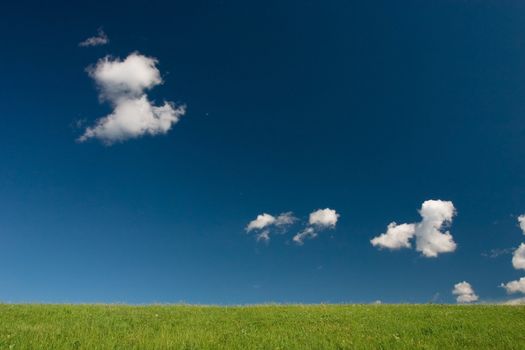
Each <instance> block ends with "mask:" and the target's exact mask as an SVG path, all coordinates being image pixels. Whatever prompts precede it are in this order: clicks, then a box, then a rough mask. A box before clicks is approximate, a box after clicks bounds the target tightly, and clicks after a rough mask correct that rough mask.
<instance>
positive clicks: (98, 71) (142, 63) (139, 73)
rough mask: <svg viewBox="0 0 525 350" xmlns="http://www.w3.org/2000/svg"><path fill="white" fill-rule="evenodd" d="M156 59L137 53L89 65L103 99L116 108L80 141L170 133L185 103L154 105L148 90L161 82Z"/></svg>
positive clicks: (105, 140) (183, 109)
mask: <svg viewBox="0 0 525 350" xmlns="http://www.w3.org/2000/svg"><path fill="white" fill-rule="evenodd" d="M156 64H157V60H156V59H154V58H151V57H146V56H143V55H141V54H138V53H132V54H130V55H129V56H128V57H127V58H126V59H124V60H120V59H118V58H117V59H112V58H110V57H105V58H103V59H100V60H99V61H98V62H97V64H96V65H95V66H93V67H90V68H88V73H89V75H90V77H92V78H93V79H94V80H95V82H96V84H97V86H98V88H99V90H100V99H101V100H104V101H109V102H110V103H111V104H112V105H113V108H114V110H113V112H112V113H110V114H109V115H107V116H106V117H103V118H101V119H99V120H98V121H97V122H96V123H95V125H94V126H92V127H88V128H87V129H86V130H85V132H84V134H83V135H82V136H81V137H80V138H79V139H78V140H79V141H80V142H84V141H87V140H88V139H91V138H97V139H99V140H101V141H102V142H103V143H105V144H107V145H111V144H112V143H115V142H119V141H124V140H127V139H130V138H136V137H140V136H143V135H157V134H165V133H167V132H168V131H169V130H170V129H171V127H172V126H173V125H174V124H176V123H177V122H178V121H179V120H180V118H181V117H182V116H183V115H184V114H185V112H186V108H185V106H178V107H177V106H175V105H174V104H173V103H172V102H164V104H163V105H161V106H155V105H153V104H152V103H151V101H150V100H149V99H148V97H147V96H146V94H145V93H144V91H145V90H149V89H151V88H153V87H154V86H156V85H159V84H161V83H162V79H161V76H160V72H159V70H158V69H157V67H156Z"/></svg>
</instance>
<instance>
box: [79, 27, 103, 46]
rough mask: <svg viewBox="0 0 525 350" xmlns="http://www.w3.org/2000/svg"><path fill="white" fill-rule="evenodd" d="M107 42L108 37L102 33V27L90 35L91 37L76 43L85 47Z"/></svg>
mask: <svg viewBox="0 0 525 350" xmlns="http://www.w3.org/2000/svg"><path fill="white" fill-rule="evenodd" d="M107 43H109V38H108V36H107V35H106V33H104V31H103V30H102V29H99V30H98V32H97V35H96V36H92V37H91V38H87V39H86V40H84V41H82V42H81V43H79V44H78V46H82V47H87V46H100V45H106V44H107Z"/></svg>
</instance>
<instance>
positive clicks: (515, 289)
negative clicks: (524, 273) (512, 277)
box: [501, 277, 525, 294]
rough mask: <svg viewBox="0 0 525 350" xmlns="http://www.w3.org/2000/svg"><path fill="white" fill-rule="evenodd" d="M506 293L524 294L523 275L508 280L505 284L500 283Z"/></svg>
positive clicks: (524, 282) (524, 278) (524, 283)
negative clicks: (516, 279)
mask: <svg viewBox="0 0 525 350" xmlns="http://www.w3.org/2000/svg"><path fill="white" fill-rule="evenodd" d="M501 286H502V287H503V288H505V290H506V291H507V293H509V294H512V293H523V294H525V277H522V278H520V279H519V280H518V281H510V282H508V283H506V284H503V283H502V284H501Z"/></svg>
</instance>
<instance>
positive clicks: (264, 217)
mask: <svg viewBox="0 0 525 350" xmlns="http://www.w3.org/2000/svg"><path fill="white" fill-rule="evenodd" d="M274 222H275V217H274V216H273V215H270V214H266V213H262V214H260V215H257V217H256V218H255V219H254V220H252V221H250V222H249V223H248V226H246V232H250V231H252V230H261V229H263V228H265V227H267V226H269V225H272V224H273V223H274Z"/></svg>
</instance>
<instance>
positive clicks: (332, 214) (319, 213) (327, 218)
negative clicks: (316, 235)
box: [308, 208, 339, 228]
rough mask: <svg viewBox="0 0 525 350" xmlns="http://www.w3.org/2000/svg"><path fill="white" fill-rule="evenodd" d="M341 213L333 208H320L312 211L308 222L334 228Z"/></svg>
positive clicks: (321, 226)
mask: <svg viewBox="0 0 525 350" xmlns="http://www.w3.org/2000/svg"><path fill="white" fill-rule="evenodd" d="M338 218H339V214H337V212H336V211H335V210H333V209H330V208H326V209H318V210H316V211H314V212H312V213H310V217H309V219H308V223H309V224H310V225H313V226H318V227H320V228H333V227H335V225H336V224H337V219H338Z"/></svg>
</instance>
